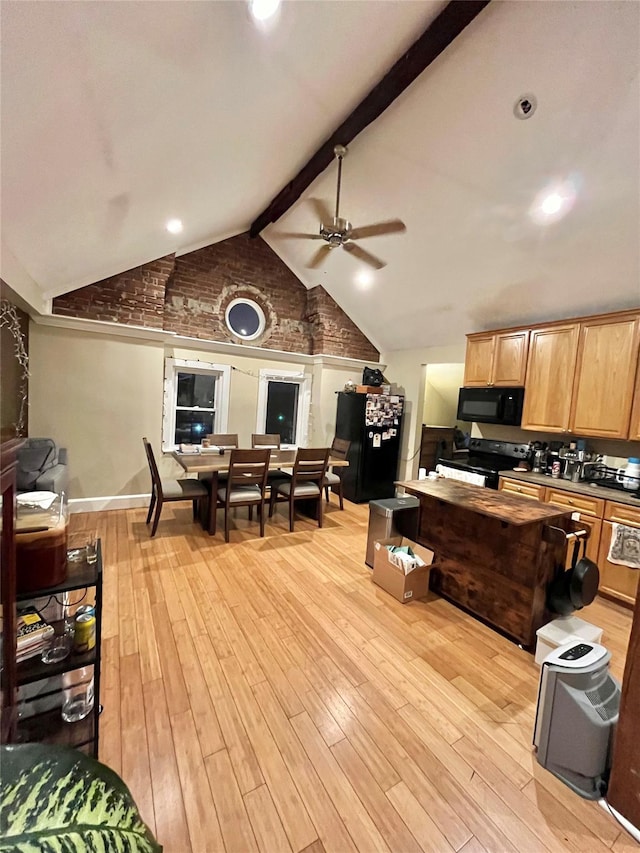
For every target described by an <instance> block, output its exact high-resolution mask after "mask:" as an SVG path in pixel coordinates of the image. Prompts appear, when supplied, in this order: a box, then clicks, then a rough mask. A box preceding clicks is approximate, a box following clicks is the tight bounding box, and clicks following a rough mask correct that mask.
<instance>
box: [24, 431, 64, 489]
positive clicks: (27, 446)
mask: <svg viewBox="0 0 640 853" xmlns="http://www.w3.org/2000/svg"><path fill="white" fill-rule="evenodd" d="M16 486H17V490H18V491H19V492H56V493H58V494H59V493H60V492H66V491H67V489H68V487H69V468H68V466H67V449H66V447H57V445H56V443H55V441H53V439H51V438H27V439H26V441H25V443H24V444H23V445H22V447H21V448H20V450H19V451H18V467H17V471H16Z"/></svg>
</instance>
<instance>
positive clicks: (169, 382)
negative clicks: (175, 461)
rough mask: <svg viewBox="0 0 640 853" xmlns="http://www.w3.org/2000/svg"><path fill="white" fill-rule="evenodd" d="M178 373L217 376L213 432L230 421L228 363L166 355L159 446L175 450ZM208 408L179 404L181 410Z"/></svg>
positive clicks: (223, 430)
mask: <svg viewBox="0 0 640 853" xmlns="http://www.w3.org/2000/svg"><path fill="white" fill-rule="evenodd" d="M179 373H200V374H204V375H211V374H213V375H214V376H215V378H216V386H215V399H214V404H213V413H214V432H227V426H228V421H229V398H230V390H231V366H230V365H228V364H213V363H212V362H208V361H199V360H191V359H184V358H172V357H167V358H165V360H164V400H163V407H162V408H163V411H162V450H163V451H164V452H165V453H170V452H171V451H172V450H176V449H177V448H178V445H177V444H176V441H175V434H176V411H177V409H178V406H177V403H176V398H177V393H178V374H179ZM199 408H202V411H206V412H209V411H211V408H210V407H209V406H206V407H199V406H194V407H193V409H191V408H190V407H188V406H187V407H185V406H180V409H181V410H189V411H196V410H197V409H199Z"/></svg>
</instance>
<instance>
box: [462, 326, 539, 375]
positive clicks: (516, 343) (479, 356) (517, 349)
mask: <svg viewBox="0 0 640 853" xmlns="http://www.w3.org/2000/svg"><path fill="white" fill-rule="evenodd" d="M528 344H529V332H528V330H526V329H520V330H518V331H514V332H498V333H492V334H489V335H469V337H468V338H467V353H466V357H465V362H464V385H465V387H467V388H474V387H476V388H479V387H487V386H489V387H491V386H494V385H495V386H502V387H512V386H514V387H518V386H522V385H524V380H525V375H526V367H527V350H528Z"/></svg>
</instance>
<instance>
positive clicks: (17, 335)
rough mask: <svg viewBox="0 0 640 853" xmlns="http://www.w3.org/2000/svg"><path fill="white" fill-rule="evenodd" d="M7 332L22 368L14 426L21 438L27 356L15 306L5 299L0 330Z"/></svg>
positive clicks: (0, 305) (0, 311)
mask: <svg viewBox="0 0 640 853" xmlns="http://www.w3.org/2000/svg"><path fill="white" fill-rule="evenodd" d="M5 326H6V328H7V329H8V330H9V332H10V334H11V336H12V337H13V343H14V351H15V356H16V361H17V362H18V364H19V365H20V367H21V368H22V376H21V377H20V389H19V393H20V409H19V412H18V422H17V423H16V424H14V427H15V431H16V436H17V437H20V436H22V434H23V432H24V417H25V411H26V407H27V406H28V395H29V382H28V380H29V354H28V353H27V350H26V347H25V345H24V335H23V333H22V328H21V327H20V318H19V317H18V314H17V312H16V308H15V305H12V304H11V303H10V302H9V301H8V300H6V299H0V329H1V328H3V327H5Z"/></svg>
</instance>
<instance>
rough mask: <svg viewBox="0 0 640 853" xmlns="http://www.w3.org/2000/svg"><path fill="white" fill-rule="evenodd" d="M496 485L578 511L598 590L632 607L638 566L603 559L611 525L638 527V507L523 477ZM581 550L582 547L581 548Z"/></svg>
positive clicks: (639, 572) (502, 479) (569, 550)
mask: <svg viewBox="0 0 640 853" xmlns="http://www.w3.org/2000/svg"><path fill="white" fill-rule="evenodd" d="M499 488H500V489H501V490H502V491H505V492H509V493H510V494H514V495H520V497H523V498H531V499H532V500H538V501H544V502H546V503H552V504H556V505H557V506H562V507H564V508H570V509H572V510H574V511H575V512H576V514H579V522H580V524H582V525H584V526H585V527H588V528H589V538H588V540H587V547H586V554H587V557H589V559H591V560H593V561H594V563H597V565H598V568H599V569H600V586H599V589H598V592H599V593H600V594H601V595H603V596H604V597H605V598H611V599H613V600H614V601H617V602H618V603H619V604H623V605H624V606H625V607H633V606H634V604H635V601H636V596H637V594H638V586H639V581H640V569H631V568H629V567H628V566H619V565H617V564H616V563H610V562H609V560H608V559H607V557H608V555H609V548H610V546H611V535H612V532H613V526H612V525H613V524H614V523H616V522H617V523H618V524H626V525H628V526H629V527H637V528H640V507H635V506H629V505H628V504H621V503H616V502H615V501H607V500H605V499H604V498H596V497H593V496H591V495H582V494H580V493H579V492H568V491H564V490H563V489H562V488H558V487H556V486H551V487H545V486H541V485H539V484H537V483H529V482H526V481H524V480H516V479H511V478H510V477H500V485H499ZM581 553H582V549H581ZM572 557H573V546H571V545H570V546H569V548H567V562H566V565H567V567H568V566H570V565H571V559H572Z"/></svg>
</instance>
